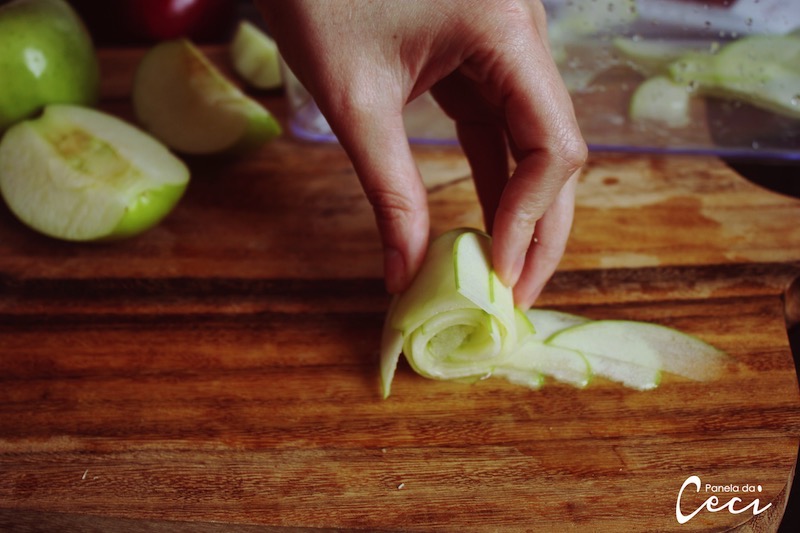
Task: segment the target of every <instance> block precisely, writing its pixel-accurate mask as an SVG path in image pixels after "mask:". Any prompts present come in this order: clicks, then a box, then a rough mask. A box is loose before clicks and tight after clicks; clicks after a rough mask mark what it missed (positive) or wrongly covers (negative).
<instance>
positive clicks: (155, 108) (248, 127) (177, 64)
mask: <svg viewBox="0 0 800 533" xmlns="http://www.w3.org/2000/svg"><path fill="white" fill-rule="evenodd" d="M133 105H134V110H135V113H136V116H137V118H138V119H139V121H140V122H141V123H142V124H143V125H144V126H145V127H146V128H147V129H148V130H149V131H150V132H151V133H152V134H153V135H154V136H156V137H157V138H158V139H160V140H161V141H162V142H164V143H165V144H166V145H167V146H169V147H170V148H173V149H174V150H176V151H178V152H182V153H186V154H217V153H239V152H243V151H248V150H251V149H255V148H258V147H260V146H262V145H263V144H264V143H265V142H267V141H269V140H271V139H273V138H274V137H277V136H278V135H280V133H281V127H280V124H279V123H278V121H277V120H276V119H275V117H274V116H273V115H272V114H271V113H270V112H269V111H268V110H267V109H265V108H264V107H263V106H262V105H261V104H260V103H258V102H257V101H255V100H254V99H252V98H250V97H249V96H247V95H246V94H244V93H243V92H242V91H241V90H239V88H238V87H236V85H234V84H233V83H232V82H231V81H230V80H228V79H227V78H226V77H225V76H224V75H223V74H222V73H221V72H220V71H219V70H218V69H217V68H216V67H215V66H214V65H213V64H212V63H211V61H209V59H208V58H207V57H206V56H205V55H204V54H203V53H202V52H201V51H200V50H199V49H198V48H197V47H196V46H194V44H192V43H191V41H189V40H187V39H179V40H175V41H167V42H163V43H160V44H158V45H156V46H155V47H153V48H152V49H151V50H150V51H149V52H148V53H147V54H146V55H145V57H144V58H143V59H142V62H141V63H140V65H139V67H138V69H137V72H136V76H135V79H134V84H133Z"/></svg>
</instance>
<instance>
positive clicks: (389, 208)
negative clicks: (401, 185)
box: [366, 188, 421, 225]
mask: <svg viewBox="0 0 800 533" xmlns="http://www.w3.org/2000/svg"><path fill="white" fill-rule="evenodd" d="M366 194H367V198H368V200H369V203H370V204H371V205H372V209H373V211H374V212H375V218H376V219H377V220H378V222H379V223H381V224H391V225H394V224H395V223H403V222H406V221H409V220H412V219H414V218H415V217H416V216H417V215H418V214H419V213H420V212H421V207H420V206H418V205H416V203H415V202H414V201H413V200H412V199H411V198H409V197H408V196H406V195H404V194H402V193H399V192H396V191H392V190H387V189H375V188H372V189H367V190H366Z"/></svg>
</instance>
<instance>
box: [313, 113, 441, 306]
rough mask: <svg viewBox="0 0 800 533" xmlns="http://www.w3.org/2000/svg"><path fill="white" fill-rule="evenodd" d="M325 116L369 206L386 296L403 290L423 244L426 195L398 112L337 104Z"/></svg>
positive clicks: (416, 266)
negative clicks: (378, 239) (377, 235)
mask: <svg viewBox="0 0 800 533" xmlns="http://www.w3.org/2000/svg"><path fill="white" fill-rule="evenodd" d="M341 109H347V110H348V111H347V112H345V113H342V112H340V111H331V112H328V113H327V117H328V120H329V122H330V125H331V128H332V129H333V131H334V132H335V133H336V135H337V137H338V139H339V142H340V143H341V144H342V146H343V147H344V149H345V150H346V151H347V153H348V155H349V157H350V159H351V161H352V162H353V166H354V168H355V171H356V174H358V177H359V180H360V181H361V184H362V187H363V189H364V192H365V193H366V195H367V198H368V200H369V202H370V204H372V207H373V210H374V212H375V219H376V222H377V225H378V230H379V231H380V234H381V240H382V242H383V252H384V277H385V282H386V290H387V291H389V292H390V293H398V292H401V291H403V290H404V289H405V288H406V287H407V286H408V284H409V283H410V281H411V279H412V278H413V276H414V275H415V274H416V272H417V270H418V269H419V266H420V264H421V263H422V259H423V258H424V256H425V250H426V248H427V243H428V227H429V220H428V205H427V194H426V190H425V187H424V185H423V183H422V178H421V176H420V174H419V170H418V169H417V166H416V163H415V161H414V158H413V156H412V154H411V149H410V147H409V145H408V139H407V136H406V132H405V129H404V126H403V119H402V114H401V110H396V111H387V110H386V109H384V108H383V107H382V106H378V107H377V108H376V107H375V106H373V105H354V106H352V105H351V106H344V107H341V106H340V110H341Z"/></svg>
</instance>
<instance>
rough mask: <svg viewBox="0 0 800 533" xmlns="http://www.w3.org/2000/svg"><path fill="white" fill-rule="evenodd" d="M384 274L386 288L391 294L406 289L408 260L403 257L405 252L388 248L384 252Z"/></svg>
mask: <svg viewBox="0 0 800 533" xmlns="http://www.w3.org/2000/svg"><path fill="white" fill-rule="evenodd" d="M383 275H384V279H385V283H386V290H387V291H388V292H389V293H390V294H396V293H398V292H400V291H402V290H403V289H405V284H406V262H405V259H403V254H401V253H400V252H399V251H398V250H396V249H394V248H387V249H386V250H385V251H384V252H383Z"/></svg>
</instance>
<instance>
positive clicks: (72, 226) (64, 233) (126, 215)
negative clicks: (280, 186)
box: [0, 105, 189, 241]
mask: <svg viewBox="0 0 800 533" xmlns="http://www.w3.org/2000/svg"><path fill="white" fill-rule="evenodd" d="M188 182H189V171H188V169H187V168H186V166H185V165H184V164H183V163H182V162H181V161H180V160H179V159H177V158H176V157H175V156H174V155H172V154H171V153H170V152H169V151H168V150H167V149H166V147H164V146H163V145H162V144H161V143H159V142H158V141H156V140H155V139H153V138H152V137H151V136H149V135H147V134H146V133H144V132H142V131H140V130H139V129H137V128H135V127H133V126H131V125H129V124H128V123H126V122H123V121H122V120H120V119H118V118H116V117H113V116H111V115H107V114H105V113H102V112H100V111H95V110H92V109H88V108H83V107H78V106H69V105H52V106H48V107H46V108H45V110H44V113H43V114H42V116H41V117H39V118H37V119H35V120H28V121H23V122H20V123H18V124H16V125H15V126H13V127H12V128H11V129H9V130H8V132H6V134H5V136H4V137H3V140H2V142H0V192H1V193H2V195H3V198H4V199H5V201H6V203H7V204H8V207H9V208H10V209H11V211H12V212H13V213H14V214H15V215H16V216H17V217H18V218H19V219H20V220H21V221H22V222H23V223H25V224H27V225H28V226H30V227H31V228H33V229H35V230H37V231H39V232H41V233H44V234H45V235H49V236H51V237H56V238H60V239H65V240H71V241H92V240H103V239H115V238H124V237H129V236H133V235H136V234H138V233H141V232H142V231H144V230H146V229H148V228H150V227H152V226H154V225H155V224H157V223H158V222H159V221H160V220H161V219H162V218H163V217H164V216H166V215H167V214H168V213H169V212H170V211H171V210H172V208H173V207H174V206H175V204H176V203H177V202H178V200H179V199H180V198H181V196H182V194H183V192H184V190H185V189H186V186H187V184H188Z"/></svg>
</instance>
